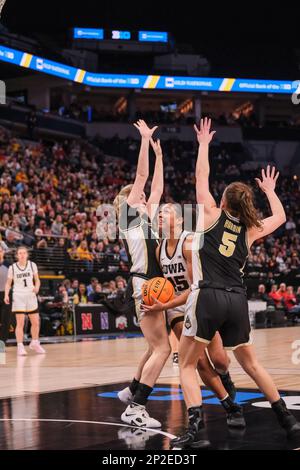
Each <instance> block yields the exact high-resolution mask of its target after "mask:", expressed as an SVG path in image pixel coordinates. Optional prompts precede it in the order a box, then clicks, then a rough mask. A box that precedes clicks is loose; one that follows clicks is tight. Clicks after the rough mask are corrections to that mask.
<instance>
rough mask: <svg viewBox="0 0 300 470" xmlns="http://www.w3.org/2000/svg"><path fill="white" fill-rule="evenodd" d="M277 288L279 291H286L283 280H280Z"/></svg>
mask: <svg viewBox="0 0 300 470" xmlns="http://www.w3.org/2000/svg"><path fill="white" fill-rule="evenodd" d="M279 290H280V292H285V291H286V284H285V283H284V282H282V283H281V284H280V286H279Z"/></svg>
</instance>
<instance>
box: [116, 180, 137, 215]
mask: <svg viewBox="0 0 300 470" xmlns="http://www.w3.org/2000/svg"><path fill="white" fill-rule="evenodd" d="M132 188H133V184H128V185H127V186H124V188H122V189H121V191H120V192H119V194H118V195H117V196H116V197H115V199H114V202H113V204H114V209H115V211H116V213H117V215H118V214H119V212H120V209H121V206H122V205H123V204H124V203H125V202H126V201H127V198H128V196H129V194H130V193H131V190H132Z"/></svg>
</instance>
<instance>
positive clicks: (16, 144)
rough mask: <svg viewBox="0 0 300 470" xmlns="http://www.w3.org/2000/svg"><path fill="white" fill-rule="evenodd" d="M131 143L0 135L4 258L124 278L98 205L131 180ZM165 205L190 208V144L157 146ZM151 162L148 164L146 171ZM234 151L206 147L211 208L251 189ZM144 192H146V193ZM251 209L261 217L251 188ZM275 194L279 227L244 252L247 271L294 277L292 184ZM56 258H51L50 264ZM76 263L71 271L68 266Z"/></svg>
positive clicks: (296, 220)
mask: <svg viewBox="0 0 300 470" xmlns="http://www.w3.org/2000/svg"><path fill="white" fill-rule="evenodd" d="M138 151H139V140H134V139H129V138H128V139H124V140H120V139H119V138H117V137H115V138H112V139H107V140H103V139H100V138H98V139H94V141H93V143H92V144H91V143H87V142H85V141H84V142H78V141H64V142H62V143H57V142H56V143H51V142H50V143H49V142H48V143H47V142H38V143H32V142H31V143H30V142H28V141H22V140H19V139H17V138H14V137H12V136H11V135H9V134H8V133H7V132H6V131H5V130H4V129H2V130H0V233H1V237H2V241H1V244H2V246H3V248H4V249H5V250H6V251H7V250H10V249H11V248H13V247H15V246H16V245H18V244H26V245H28V246H29V247H31V248H33V249H34V252H37V253H41V252H43V253H44V254H45V257H44V258H45V259H50V260H51V259H52V260H53V259H55V257H58V255H59V256H60V259H61V261H62V264H63V265H65V266H66V265H67V264H68V262H73V266H75V265H76V266H77V267H78V266H80V270H87V271H93V272H100V271H101V269H102V271H103V270H107V271H113V272H116V273H117V272H120V273H121V272H123V273H126V272H128V265H127V257H126V253H125V250H124V247H123V245H122V243H121V242H120V240H119V239H118V234H117V233H115V231H114V227H113V225H112V224H111V223H110V221H109V219H107V214H106V213H105V211H104V212H103V211H102V212H101V211H100V212H98V211H97V208H98V207H99V205H100V204H106V203H107V204H111V203H112V201H113V199H114V197H115V196H116V194H117V192H118V191H119V190H120V188H121V187H122V186H124V185H126V184H128V183H131V182H132V181H133V179H134V175H135V170H136V162H137V155H138ZM163 151H164V175H165V192H164V201H165V202H180V203H194V202H195V172H194V168H195V159H196V154H197V149H196V143H193V142H179V141H178V140H175V139H174V140H169V141H167V142H163ZM153 160H154V159H153V158H151V159H150V161H151V165H152V166H153ZM249 160H250V156H249V155H248V153H247V151H246V150H245V149H244V148H243V146H242V145H241V144H221V143H218V142H216V143H215V144H214V145H212V147H211V168H212V171H211V173H212V178H211V188H212V193H213V195H214V197H215V198H216V200H217V201H218V202H219V201H220V199H221V196H222V193H223V191H224V188H225V187H226V185H227V184H228V183H230V182H231V181H233V180H236V179H241V180H244V181H246V182H250V183H251V184H253V182H254V177H255V176H257V174H258V168H257V164H255V162H251V161H250V162H249ZM147 190H149V187H147V188H146V191H147ZM255 191H256V194H257V195H258V196H259V197H257V204H258V207H259V209H260V211H261V213H264V214H267V213H268V207H267V204H266V200H265V198H264V197H261V194H260V192H259V191H258V190H257V189H256V190H255ZM278 193H279V197H280V198H281V200H282V202H283V204H284V206H285V208H286V211H287V216H288V219H287V222H286V224H285V226H283V227H281V228H280V229H279V230H278V231H277V232H275V233H274V234H272V235H271V236H269V237H267V238H266V239H263V240H258V241H257V242H256V243H255V245H254V246H253V247H252V250H251V256H250V257H249V263H248V272H250V273H252V274H253V275H254V274H256V273H259V274H260V273H264V274H265V275H266V276H269V275H275V276H276V275H277V274H284V275H285V274H287V273H290V272H295V273H297V272H300V258H299V250H300V235H299V234H300V180H299V179H297V178H295V177H294V178H292V177H281V179H280V180H279V185H278ZM57 259H58V258H57ZM76 263H77V264H76Z"/></svg>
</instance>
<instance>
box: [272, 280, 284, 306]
mask: <svg viewBox="0 0 300 470" xmlns="http://www.w3.org/2000/svg"><path fill="white" fill-rule="evenodd" d="M269 297H270V299H271V300H272V301H273V302H274V305H275V307H276V308H280V307H282V302H281V299H282V297H281V295H280V294H279V293H278V286H277V285H276V284H273V286H272V287H271V292H270V293H269Z"/></svg>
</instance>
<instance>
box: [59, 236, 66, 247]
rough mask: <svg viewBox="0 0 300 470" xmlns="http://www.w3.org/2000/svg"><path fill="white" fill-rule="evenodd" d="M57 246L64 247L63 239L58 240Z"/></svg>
mask: <svg viewBox="0 0 300 470" xmlns="http://www.w3.org/2000/svg"><path fill="white" fill-rule="evenodd" d="M58 246H60V247H64V246H65V239H64V238H59V240H58Z"/></svg>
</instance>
